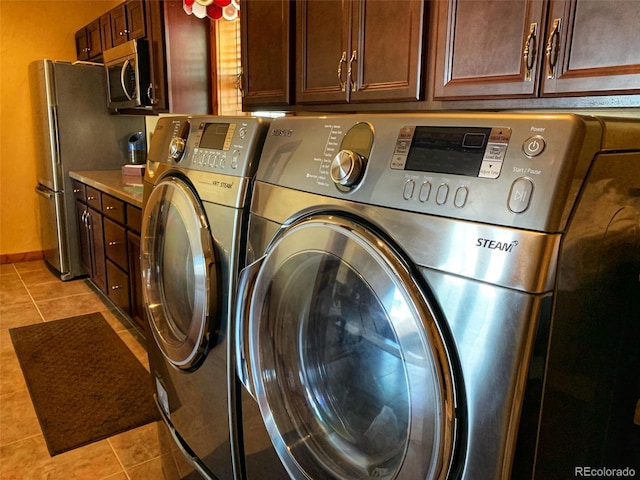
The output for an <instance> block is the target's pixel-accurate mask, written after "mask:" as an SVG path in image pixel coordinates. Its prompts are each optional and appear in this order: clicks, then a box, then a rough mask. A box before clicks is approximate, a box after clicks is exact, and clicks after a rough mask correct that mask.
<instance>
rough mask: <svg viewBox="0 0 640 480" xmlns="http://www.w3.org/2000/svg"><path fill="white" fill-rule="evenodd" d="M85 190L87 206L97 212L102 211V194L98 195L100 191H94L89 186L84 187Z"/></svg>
mask: <svg viewBox="0 0 640 480" xmlns="http://www.w3.org/2000/svg"><path fill="white" fill-rule="evenodd" d="M86 190H87V205H89V206H90V207H92V208H95V209H96V210H98V211H101V210H102V199H101V197H102V194H101V193H100V190H96V189H95V188H93V187H90V186H88V185H87V186H86Z"/></svg>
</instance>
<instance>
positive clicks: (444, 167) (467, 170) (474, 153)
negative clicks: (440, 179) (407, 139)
mask: <svg viewBox="0 0 640 480" xmlns="http://www.w3.org/2000/svg"><path fill="white" fill-rule="evenodd" d="M490 134H491V128H481V127H424V126H423V127H415V131H414V133H413V138H412V140H411V145H410V147H409V152H408V154H407V160H406V164H405V167H404V169H405V170H413V171H417V172H433V173H449V174H453V175H467V176H471V177H477V176H478V173H479V172H480V167H481V165H482V159H483V157H484V152H485V150H486V148H487V143H488V141H489V136H490Z"/></svg>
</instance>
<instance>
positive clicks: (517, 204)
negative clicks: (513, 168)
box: [507, 177, 533, 213]
mask: <svg viewBox="0 0 640 480" xmlns="http://www.w3.org/2000/svg"><path fill="white" fill-rule="evenodd" d="M532 195H533V182H532V181H531V180H530V179H528V178H524V177H522V178H518V179H516V180H515V181H514V182H513V183H512V184H511V190H510V191H509V200H508V202H507V204H508V206H509V210H511V211H512V212H513V213H522V212H524V211H525V210H526V209H527V208H529V205H530V204H531V196H532Z"/></svg>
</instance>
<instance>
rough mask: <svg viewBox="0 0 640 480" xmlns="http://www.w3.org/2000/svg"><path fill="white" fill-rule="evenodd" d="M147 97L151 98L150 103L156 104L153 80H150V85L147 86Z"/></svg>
mask: <svg viewBox="0 0 640 480" xmlns="http://www.w3.org/2000/svg"><path fill="white" fill-rule="evenodd" d="M147 98H148V99H149V103H151V105H155V104H156V99H155V98H154V96H153V82H150V83H149V86H148V87H147Z"/></svg>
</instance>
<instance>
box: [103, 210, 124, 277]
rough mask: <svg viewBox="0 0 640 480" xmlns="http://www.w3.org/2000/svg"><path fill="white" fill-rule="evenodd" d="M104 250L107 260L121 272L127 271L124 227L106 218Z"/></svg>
mask: <svg viewBox="0 0 640 480" xmlns="http://www.w3.org/2000/svg"><path fill="white" fill-rule="evenodd" d="M104 249H105V253H106V254H107V258H109V259H111V260H112V261H114V262H115V263H116V264H118V266H120V267H121V268H122V269H123V270H125V271H127V270H128V257H127V232H126V230H125V229H124V227H121V226H120V225H118V224H117V223H115V222H113V221H111V220H109V219H108V218H105V219H104Z"/></svg>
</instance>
